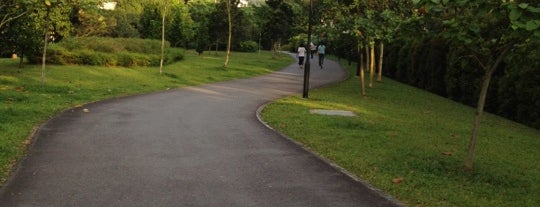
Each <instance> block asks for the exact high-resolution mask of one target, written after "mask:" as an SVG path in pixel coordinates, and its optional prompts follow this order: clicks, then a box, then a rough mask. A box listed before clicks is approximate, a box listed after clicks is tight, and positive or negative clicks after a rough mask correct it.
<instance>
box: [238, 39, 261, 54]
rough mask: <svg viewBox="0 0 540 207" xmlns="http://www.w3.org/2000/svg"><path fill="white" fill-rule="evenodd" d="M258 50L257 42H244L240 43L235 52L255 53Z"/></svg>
mask: <svg viewBox="0 0 540 207" xmlns="http://www.w3.org/2000/svg"><path fill="white" fill-rule="evenodd" d="M258 48H259V46H258V44H257V42H255V41H245V42H241V43H240V45H239V46H238V47H237V50H238V51H239V52H256V51H257V49H258Z"/></svg>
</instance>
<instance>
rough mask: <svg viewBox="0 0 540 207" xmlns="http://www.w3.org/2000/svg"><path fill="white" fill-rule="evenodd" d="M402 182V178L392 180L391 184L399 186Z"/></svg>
mask: <svg viewBox="0 0 540 207" xmlns="http://www.w3.org/2000/svg"><path fill="white" fill-rule="evenodd" d="M402 182H403V178H394V179H392V183H394V184H399V183H402Z"/></svg>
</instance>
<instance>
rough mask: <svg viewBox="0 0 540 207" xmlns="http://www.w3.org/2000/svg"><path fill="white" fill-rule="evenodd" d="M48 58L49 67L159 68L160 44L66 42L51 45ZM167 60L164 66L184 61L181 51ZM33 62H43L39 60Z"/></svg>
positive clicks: (103, 40)
mask: <svg viewBox="0 0 540 207" xmlns="http://www.w3.org/2000/svg"><path fill="white" fill-rule="evenodd" d="M167 48H168V47H167ZM48 54H49V56H48V58H47V62H48V63H52V64H60V65H68V64H77V65H97V66H124V67H133V66H159V63H160V56H159V54H160V42H159V41H158V40H145V39H134V38H131V39H129V38H98V37H81V38H69V39H68V38H66V39H64V40H63V41H61V42H60V43H58V44H53V45H51V46H50V47H49V48H48ZM164 57H165V58H164V62H165V64H170V63H173V62H175V61H179V60H181V59H182V58H183V56H182V53H179V52H178V50H167V53H166V55H165V56H164ZM37 58H40V57H37ZM30 60H31V61H35V62H41V60H40V59H39V60H33V59H30Z"/></svg>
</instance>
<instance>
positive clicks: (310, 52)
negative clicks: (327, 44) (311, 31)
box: [309, 42, 317, 59]
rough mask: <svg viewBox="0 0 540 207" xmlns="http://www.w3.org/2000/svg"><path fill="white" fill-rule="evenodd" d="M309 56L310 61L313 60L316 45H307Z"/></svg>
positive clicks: (311, 43)
mask: <svg viewBox="0 0 540 207" xmlns="http://www.w3.org/2000/svg"><path fill="white" fill-rule="evenodd" d="M309 50H310V51H309V54H310V55H311V59H313V54H315V52H317V45H315V44H313V42H310V43H309Z"/></svg>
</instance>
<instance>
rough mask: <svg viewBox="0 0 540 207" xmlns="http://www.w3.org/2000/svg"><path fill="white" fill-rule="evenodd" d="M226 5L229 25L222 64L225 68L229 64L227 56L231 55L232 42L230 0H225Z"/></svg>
mask: <svg viewBox="0 0 540 207" xmlns="http://www.w3.org/2000/svg"><path fill="white" fill-rule="evenodd" d="M225 1H226V5H227V25H229V30H228V32H227V33H228V38H227V52H226V55H225V63H224V64H223V66H224V67H225V68H226V67H227V66H229V57H230V56H231V42H232V13H231V7H232V5H231V0H225Z"/></svg>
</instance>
